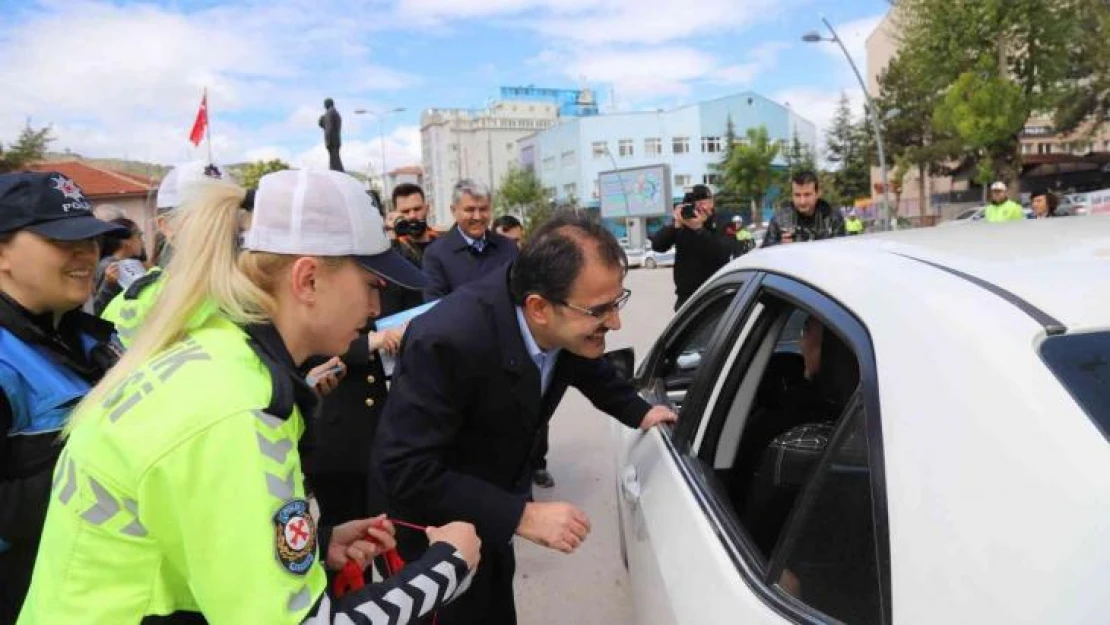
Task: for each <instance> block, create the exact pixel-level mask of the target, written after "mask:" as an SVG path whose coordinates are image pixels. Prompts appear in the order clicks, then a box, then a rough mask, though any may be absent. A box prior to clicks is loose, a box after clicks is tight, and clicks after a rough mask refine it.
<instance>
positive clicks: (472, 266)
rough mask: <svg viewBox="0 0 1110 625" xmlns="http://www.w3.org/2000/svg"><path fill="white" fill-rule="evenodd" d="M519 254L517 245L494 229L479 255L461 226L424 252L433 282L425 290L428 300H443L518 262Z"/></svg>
mask: <svg viewBox="0 0 1110 625" xmlns="http://www.w3.org/2000/svg"><path fill="white" fill-rule="evenodd" d="M517 253H518V250H517V246H516V243H513V242H512V241H510V240H509V239H507V238H505V237H503V236H501V235H500V234H497V233H496V232H494V231H493V230H488V231H487V232H486V247H485V249H484V250H482V252H481V253H478V252H476V251H474V248H472V247H470V244H469V243H467V242H466V239H464V238H463V237H462V234H460V233H459V228H458V226H455V227H453V228H451V230H450V231H449V232H448V233H447V234H446V235H444V236H441V237H439V238H438V239H436V241H435V242H434V243H432V244H431V245H429V246H428V249H427V250H425V251H424V273H425V275H427V276H428V281H429V282H430V283H431V284H430V285H429V286H428V287H427V288H426V289H424V301H426V302H430V301H432V300H436V299H439V298H441V297H443V296H445V295H448V294H450V293H452V292H454V291H455V290H456V289H458V288H459V287H461V286H462V285H464V284H469V283H471V282H474V281H475V280H479V279H481V278H484V277H485V276H488V275H489V274H491V273H493V270H495V269H497V268H499V267H502V266H504V265H507V264H509V263H511V262H513V261H514V260H516V255H517Z"/></svg>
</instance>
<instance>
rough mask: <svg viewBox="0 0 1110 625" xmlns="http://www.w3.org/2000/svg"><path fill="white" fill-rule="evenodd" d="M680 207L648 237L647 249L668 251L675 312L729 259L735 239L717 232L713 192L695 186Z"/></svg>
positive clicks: (660, 251)
mask: <svg viewBox="0 0 1110 625" xmlns="http://www.w3.org/2000/svg"><path fill="white" fill-rule="evenodd" d="M682 203H683V206H686V207H687V208H686V209H685V210H687V211H689V210H690V209H692V211H693V212H686V213H685V215H684V214H683V211H684V209H683V207H682V206H680V207H678V208H676V209H675V210H674V223H673V224H671V225H667V226H663V227H662V228H660V229H659V230H658V231H656V233H655V234H653V235H651V249H653V250H655V251H656V252H658V253H660V254H662V253H664V252H666V251H668V250H670V249H671V248H672V247H673V248H674V251H675V260H674V292H675V304H674V309H675V310H678V309H679V308H681V307H682V305H683V304H685V303H686V300H688V299H690V296H691V295H693V294H694V292H695V291H697V290H698V287H700V286H701V285H702V284H703V283H704V282H705V281H706V280H708V279H709V278H711V277H713V274H715V273H717V270H718V269H720V268H721V267H724V266H725V264H726V263H728V261H729V259H730V258H732V253H733V251H734V248H735V241H736V238H735V235H734V236H732V237H727V236H725V235H724V234H723V233H721V232H719V230H718V227H717V221H716V208H715V206H714V202H713V192H712V191H710V189H709V187H707V186H705V185H703V184H699V185H694V188H693V189H692V190H691V191H690V192H689V193H687V194H686V196H685V197H684V198H683V200H682Z"/></svg>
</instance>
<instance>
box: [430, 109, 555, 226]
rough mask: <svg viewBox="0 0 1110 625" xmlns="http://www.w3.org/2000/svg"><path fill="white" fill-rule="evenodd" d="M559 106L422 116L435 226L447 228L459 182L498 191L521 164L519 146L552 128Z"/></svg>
mask: <svg viewBox="0 0 1110 625" xmlns="http://www.w3.org/2000/svg"><path fill="white" fill-rule="evenodd" d="M558 116H559V107H558V105H557V104H555V103H553V102H552V103H546V102H530V101H514V100H504V101H497V102H492V103H490V105H489V106H488V107H486V108H484V109H477V110H475V109H428V110H425V111H424V112H423V114H422V115H421V116H420V140H421V149H422V152H423V155H422V156H423V172H424V182H425V188H424V191H425V194H426V195H427V199H428V202H429V204H430V205H431V207H432V210H431V214H430V219H431V223H432V225H434V226H436V227H439V228H444V227H447V226H450V225H451V224H452V223H454V218H453V217H451V191H452V189H453V188H454V186H455V183H457V182H458V181H459V180H460V179H463V178H470V179H473V180H476V181H478V182H482V183H484V184H486V185H488V186H489V187H490V189H491V190H493V191H496V189H497V187H498V186H499V185H500V184H501V180H502V178H504V177H505V174H507V173H508V172H509V169H510V168H511V167H512V166H513V165H515V164H516V163H517V161H518V153H517V140H519V139H521V138H523V137H526V136H528V135H530V134H532V133H534V132H536V131H538V130H543V129H545V128H549V127H551V126H553V125H554V124H555V122H556V120H557V118H558Z"/></svg>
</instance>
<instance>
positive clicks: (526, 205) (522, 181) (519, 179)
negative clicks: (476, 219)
mask: <svg viewBox="0 0 1110 625" xmlns="http://www.w3.org/2000/svg"><path fill="white" fill-rule="evenodd" d="M494 208H495V210H496V212H497V214H498V215H508V214H516V215H519V216H520V218H521V221H522V222H523V223H524V230H525V232H531V231H532V230H533V226H538V225H539V224H540V223H542V222H543V221H544V220H546V219H547V218H548V217H550V216H551V213H552V212H553V211H554V210H555V207H554V205H553V204H551V203H549V202H548V198H547V193H546V192H545V191H544V188H543V184H542V183H541V182H540V179H539V178H538V177H536V174H535V172H533V171H530V170H527V169H520V168H519V167H513V168H512V169H510V170H509V172H508V173H507V174H505V177H504V178H502V179H501V187H500V188H499V189H498V190H497V193H496V194H495V195H494Z"/></svg>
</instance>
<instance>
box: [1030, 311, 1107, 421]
mask: <svg viewBox="0 0 1110 625" xmlns="http://www.w3.org/2000/svg"><path fill="white" fill-rule="evenodd" d="M1041 358H1043V359H1044V361H1045V364H1047V365H1048V368H1049V369H1051V370H1052V373H1053V374H1055V375H1056V379H1058V380H1060V383H1061V384H1063V385H1064V388H1066V389H1068V392H1069V393H1071V395H1072V397H1074V398H1075V401H1076V402H1078V403H1079V405H1080V406H1081V407H1082V408H1083V410H1084V411H1086V412H1087V414H1088V415H1089V416H1090V417H1091V419H1092V420H1094V422H1095V425H1097V426H1098V428H1099V429H1100V430H1102V434H1103V436H1105V437H1106V438H1107V439H1108V440H1110V332H1096V333H1089V334H1065V335H1062V336H1053V337H1050V338H1048V339H1046V340H1045V342H1044V343H1042V344H1041Z"/></svg>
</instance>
